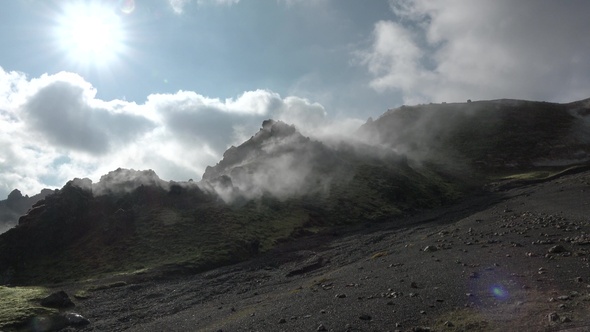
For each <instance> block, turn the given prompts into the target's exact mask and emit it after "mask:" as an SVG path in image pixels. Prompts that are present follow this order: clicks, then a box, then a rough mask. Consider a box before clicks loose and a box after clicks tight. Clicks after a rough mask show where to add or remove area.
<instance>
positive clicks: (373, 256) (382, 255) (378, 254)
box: [371, 251, 389, 259]
mask: <svg viewBox="0 0 590 332" xmlns="http://www.w3.org/2000/svg"><path fill="white" fill-rule="evenodd" d="M387 255H389V253H388V252H387V251H379V252H376V253H374V254H373V255H372V256H371V259H377V258H379V257H385V256H387Z"/></svg>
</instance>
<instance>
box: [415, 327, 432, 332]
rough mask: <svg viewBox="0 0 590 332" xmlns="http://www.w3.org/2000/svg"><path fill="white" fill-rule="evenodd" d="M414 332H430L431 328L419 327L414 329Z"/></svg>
mask: <svg viewBox="0 0 590 332" xmlns="http://www.w3.org/2000/svg"><path fill="white" fill-rule="evenodd" d="M412 331H413V332H430V331H431V330H430V327H426V326H417V327H415V328H413V329H412Z"/></svg>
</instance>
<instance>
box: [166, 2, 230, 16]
mask: <svg viewBox="0 0 590 332" xmlns="http://www.w3.org/2000/svg"><path fill="white" fill-rule="evenodd" d="M191 1H192V0H168V2H169V3H170V6H171V7H172V10H174V12H175V13H176V14H182V13H183V12H184V7H186V5H188V4H189V3H190V2H191ZM195 2H196V3H197V4H198V5H199V6H202V5H208V4H212V5H225V6H231V5H235V4H237V3H239V2H240V0H195Z"/></svg>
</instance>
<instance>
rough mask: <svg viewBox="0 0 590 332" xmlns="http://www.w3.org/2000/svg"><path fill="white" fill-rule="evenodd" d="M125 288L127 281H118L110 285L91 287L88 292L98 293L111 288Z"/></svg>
mask: <svg viewBox="0 0 590 332" xmlns="http://www.w3.org/2000/svg"><path fill="white" fill-rule="evenodd" d="M123 286H127V283H126V282H125V281H116V282H112V283H110V284H104V285H96V286H90V287H89V288H88V291H89V292H96V291H99V290H105V289H111V288H116V287H123Z"/></svg>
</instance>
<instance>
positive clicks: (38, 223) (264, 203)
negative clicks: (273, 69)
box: [0, 121, 459, 284]
mask: <svg viewBox="0 0 590 332" xmlns="http://www.w3.org/2000/svg"><path fill="white" fill-rule="evenodd" d="M458 196H459V190H457V185H456V184H451V183H449V182H447V181H446V180H445V179H444V178H443V177H442V176H440V175H438V174H437V173H436V172H434V171H433V170H430V169H428V168H425V167H413V166H411V165H410V163H409V162H408V160H407V159H406V158H404V157H401V156H399V155H397V154H395V153H392V152H391V151H389V150H385V151H384V150H382V149H379V148H372V147H370V146H366V145H358V146H357V145H351V144H345V143H342V144H341V145H339V146H336V147H329V146H327V145H325V144H323V143H321V142H318V141H314V140H312V139H310V138H307V137H304V136H302V135H301V134H300V133H299V132H298V131H297V130H296V129H295V128H294V127H293V126H290V125H287V124H285V123H282V122H274V121H265V123H264V124H263V128H261V129H260V131H259V132H258V133H257V134H256V135H254V136H253V137H252V138H251V139H250V140H248V141H246V142H245V143H243V144H242V145H240V146H238V147H234V148H231V149H229V150H228V151H227V152H226V153H225V155H224V158H223V159H222V160H221V161H220V162H219V163H218V164H217V165H216V166H214V167H210V168H208V169H207V170H206V172H205V174H204V175H203V179H202V180H201V181H200V182H199V183H195V182H170V183H168V182H165V181H162V180H160V179H159V178H158V177H157V175H156V174H155V173H154V172H153V171H134V170H125V169H118V170H116V171H113V172H111V173H109V174H107V175H105V176H103V177H102V178H101V179H100V181H99V182H98V183H96V184H93V183H92V182H91V181H90V180H89V179H75V180H72V181H70V182H68V183H67V184H66V185H65V186H64V187H63V188H62V189H60V190H59V191H57V192H56V193H55V194H53V195H50V196H47V197H46V198H45V199H44V200H41V201H39V202H38V203H37V204H35V205H34V206H33V208H32V209H31V210H30V211H29V213H28V214H27V215H25V216H23V217H21V218H20V221H19V225H18V226H17V227H15V228H13V229H11V230H9V231H8V232H6V233H5V234H2V235H1V236H0V276H1V277H2V278H1V279H0V280H1V281H3V282H10V283H17V284H30V283H43V282H48V281H49V282H57V281H62V280H72V279H80V278H88V277H89V276H97V275H103V274H107V273H114V272H126V273H131V272H134V271H140V270H146V269H147V270H171V271H185V272H195V271H201V270H206V269H210V268H212V267H215V266H219V265H224V264H229V263H232V262H237V261H242V260H244V259H248V258H251V257H253V256H255V255H257V254H259V253H261V252H265V251H268V250H270V249H272V248H273V247H275V246H276V245H277V244H279V243H282V242H285V241H290V240H292V239H295V238H298V237H301V236H305V235H308V234H314V233H317V232H319V231H322V230H324V229H326V228H329V227H332V226H335V225H347V224H348V225H350V224H357V223H366V222H381V221H386V220H388V219H390V218H391V217H392V216H396V215H401V214H404V213H410V212H412V211H416V210H419V209H426V208H432V207H435V206H440V205H443V204H446V203H448V202H450V201H452V200H454V199H457V197H458Z"/></svg>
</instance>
